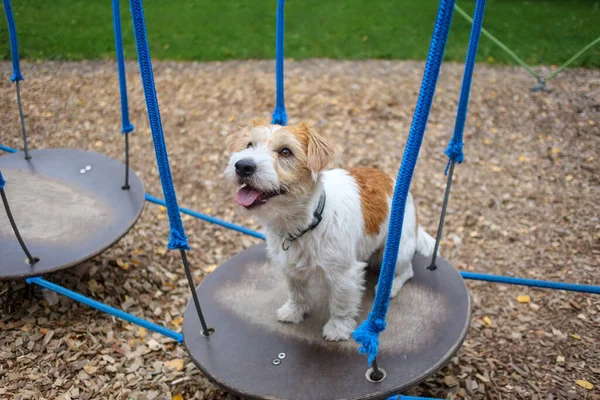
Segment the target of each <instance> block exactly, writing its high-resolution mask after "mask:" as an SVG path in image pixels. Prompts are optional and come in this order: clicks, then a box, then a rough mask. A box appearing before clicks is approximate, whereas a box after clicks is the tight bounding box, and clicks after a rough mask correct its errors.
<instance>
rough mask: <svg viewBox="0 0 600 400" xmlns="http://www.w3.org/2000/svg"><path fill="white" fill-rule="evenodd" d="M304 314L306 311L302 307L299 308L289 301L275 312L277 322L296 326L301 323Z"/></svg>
mask: <svg viewBox="0 0 600 400" xmlns="http://www.w3.org/2000/svg"><path fill="white" fill-rule="evenodd" d="M305 312H306V310H304V309H303V308H302V307H299V306H298V305H297V304H294V303H292V302H291V301H287V302H286V303H285V304H284V305H283V306H281V307H280V308H279V309H278V310H277V320H278V321H280V322H290V323H292V324H297V323H298V322H302V320H303V319H304V313H305Z"/></svg>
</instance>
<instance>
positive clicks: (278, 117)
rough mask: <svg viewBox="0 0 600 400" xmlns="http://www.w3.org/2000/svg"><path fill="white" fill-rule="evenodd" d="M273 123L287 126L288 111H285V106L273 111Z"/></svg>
mask: <svg viewBox="0 0 600 400" xmlns="http://www.w3.org/2000/svg"><path fill="white" fill-rule="evenodd" d="M271 123H272V124H273V125H281V126H285V125H286V124H287V113H286V112H285V108H276V109H275V111H273V120H272V121H271Z"/></svg>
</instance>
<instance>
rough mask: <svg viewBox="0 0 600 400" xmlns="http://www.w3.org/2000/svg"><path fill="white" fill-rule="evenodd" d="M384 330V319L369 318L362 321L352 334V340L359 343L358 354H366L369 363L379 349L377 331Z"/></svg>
mask: <svg viewBox="0 0 600 400" xmlns="http://www.w3.org/2000/svg"><path fill="white" fill-rule="evenodd" d="M384 330H385V320H383V319H379V318H377V319H371V317H370V316H369V319H367V320H366V321H364V322H363V323H362V324H360V326H359V327H358V328H356V330H355V331H354V333H353V334H352V337H353V338H354V340H355V341H356V342H357V343H358V344H360V345H361V347H360V348H359V349H358V352H359V353H360V354H366V355H367V356H368V357H369V365H371V364H372V363H373V360H374V359H375V356H376V355H377V352H378V351H379V333H380V332H383V331H384Z"/></svg>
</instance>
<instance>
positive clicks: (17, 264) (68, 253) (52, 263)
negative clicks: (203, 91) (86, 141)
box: [0, 149, 145, 280]
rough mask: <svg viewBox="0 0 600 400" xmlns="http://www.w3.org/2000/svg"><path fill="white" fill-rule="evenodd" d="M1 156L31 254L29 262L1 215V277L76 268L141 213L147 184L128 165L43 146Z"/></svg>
mask: <svg viewBox="0 0 600 400" xmlns="http://www.w3.org/2000/svg"><path fill="white" fill-rule="evenodd" d="M30 155H31V160H29V161H27V160H25V159H24V156H23V153H14V154H8V155H3V156H2V157H0V170H2V174H3V175H4V178H5V179H6V182H7V183H6V186H5V188H4V190H5V193H6V197H7V198H8V203H9V206H10V209H11V211H12V214H13V217H14V219H15V223H16V225H17V227H18V229H19V231H20V233H21V236H22V237H23V240H24V241H25V244H26V246H27V247H28V248H29V251H30V252H31V254H32V256H34V257H37V258H39V261H38V262H36V263H35V264H33V265H30V264H29V263H28V262H27V260H26V256H25V253H24V252H23V250H22V249H21V247H20V245H19V242H18V241H17V239H16V237H15V234H14V232H13V230H12V227H11V225H10V223H9V220H8V217H7V215H6V213H5V212H4V210H2V211H1V212H0V280H11V279H20V278H27V277H31V276H37V275H41V274H44V273H48V272H51V271H56V270H59V269H63V268H68V267H72V266H74V265H77V264H79V263H81V262H83V261H85V260H88V259H90V258H91V257H94V256H96V255H98V254H100V253H101V252H102V251H104V250H106V249H107V248H109V247H110V246H112V245H113V244H115V243H116V242H117V241H118V240H119V239H120V238H121V237H123V236H124V235H125V234H126V233H127V232H128V231H129V229H131V227H133V225H134V224H135V223H136V221H137V220H138V218H139V217H140V215H141V213H142V210H143V208H144V200H145V191H144V187H143V185H142V182H141V181H140V180H139V178H138V177H137V176H136V175H135V174H134V173H132V172H130V174H129V185H130V189H129V190H123V189H122V186H123V184H124V179H125V165H124V164H122V163H120V162H119V161H116V160H113V159H111V158H109V157H107V156H105V155H102V154H98V153H93V152H88V151H83V150H76V149H43V150H32V151H30Z"/></svg>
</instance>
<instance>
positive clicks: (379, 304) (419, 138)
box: [353, 0, 455, 364]
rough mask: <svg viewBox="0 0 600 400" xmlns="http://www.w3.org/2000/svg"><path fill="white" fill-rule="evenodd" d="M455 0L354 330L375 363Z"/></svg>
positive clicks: (443, 17) (432, 51) (440, 22)
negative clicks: (368, 298) (374, 283)
mask: <svg viewBox="0 0 600 400" xmlns="http://www.w3.org/2000/svg"><path fill="white" fill-rule="evenodd" d="M454 3H455V1H454V0H441V1H440V4H439V8H438V14H437V18H436V21H435V27H434V30H433V35H432V38H431V43H430V46H429V54H428V55H427V61H426V63H425V72H424V73H423V80H422V82H421V89H420V92H419V98H418V100H417V105H416V108H415V113H414V116H413V121H412V125H411V128H410V132H409V134H408V139H407V142H406V148H405V150H404V156H403V157H402V164H401V166H400V171H399V173H398V180H397V181H396V187H395V189H394V197H393V199H392V207H391V215H390V223H389V228H388V236H387V240H386V244H385V252H384V255H383V263H382V267H381V272H380V274H379V286H378V288H377V292H376V293H375V300H374V302H373V308H372V309H371V312H370V313H369V317H368V318H367V319H366V320H365V321H364V322H363V323H362V324H361V325H360V326H359V327H358V328H357V329H356V330H355V331H354V334H353V336H354V339H355V340H356V341H357V342H358V343H359V344H360V345H361V347H360V350H359V351H360V353H361V354H367V355H368V359H369V364H372V362H373V360H374V359H375V356H376V355H377V351H378V348H379V333H381V332H383V331H384V330H385V326H386V323H385V320H386V314H387V310H388V304H389V301H390V292H391V287H392V282H393V280H394V271H395V269H396V262H397V260H398V248H399V246H400V238H401V236H402V224H403V223H404V210H405V208H406V199H407V198H408V191H409V189H410V182H411V180H412V176H413V173H414V169H415V166H416V163H417V158H418V157H419V150H420V148H421V143H422V142H423V135H424V134H425V128H426V126H427V119H428V117H429V111H430V109H431V103H432V102H433V96H434V93H435V88H436V86H437V81H438V77H439V73H440V67H441V64H442V58H443V56H444V50H445V47H446V41H447V39H448V31H449V30H450V24H451V22H452V13H453V10H454Z"/></svg>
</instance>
